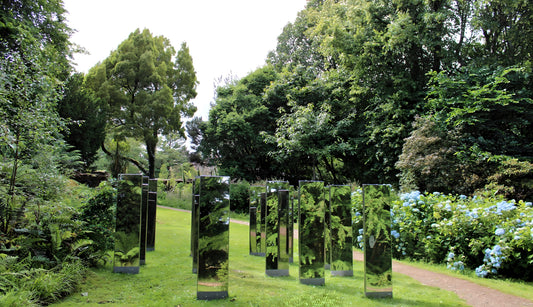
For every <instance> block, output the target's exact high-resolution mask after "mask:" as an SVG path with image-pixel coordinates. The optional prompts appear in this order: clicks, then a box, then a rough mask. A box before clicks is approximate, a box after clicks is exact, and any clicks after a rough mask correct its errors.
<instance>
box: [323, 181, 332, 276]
mask: <svg viewBox="0 0 533 307" xmlns="http://www.w3.org/2000/svg"><path fill="white" fill-rule="evenodd" d="M330 206H331V204H330V202H329V187H325V188H324V207H325V208H326V212H325V213H324V268H325V269H326V270H329V269H330V268H331V211H330V210H331V208H330Z"/></svg>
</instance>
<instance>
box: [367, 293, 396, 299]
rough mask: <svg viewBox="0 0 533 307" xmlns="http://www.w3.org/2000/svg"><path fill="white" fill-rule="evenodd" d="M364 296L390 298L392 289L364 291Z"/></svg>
mask: <svg viewBox="0 0 533 307" xmlns="http://www.w3.org/2000/svg"><path fill="white" fill-rule="evenodd" d="M365 296H366V297H370V298H392V291H390V292H365Z"/></svg>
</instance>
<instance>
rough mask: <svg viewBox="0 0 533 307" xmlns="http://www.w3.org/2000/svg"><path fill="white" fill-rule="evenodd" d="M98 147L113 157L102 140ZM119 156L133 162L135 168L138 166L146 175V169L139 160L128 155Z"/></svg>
mask: <svg viewBox="0 0 533 307" xmlns="http://www.w3.org/2000/svg"><path fill="white" fill-rule="evenodd" d="M100 147H101V148H102V151H103V152H104V153H105V154H106V155H108V156H110V157H113V154H112V153H111V152H109V150H107V149H106V148H105V144H104V142H102V144H101V145H100ZM120 158H121V159H124V160H126V161H128V162H131V163H133V164H134V165H135V166H137V168H138V169H139V170H140V171H141V172H142V173H143V174H144V175H147V174H148V172H147V171H146V169H145V168H144V167H143V166H142V164H141V162H139V161H137V160H135V159H133V158H130V157H125V156H120Z"/></svg>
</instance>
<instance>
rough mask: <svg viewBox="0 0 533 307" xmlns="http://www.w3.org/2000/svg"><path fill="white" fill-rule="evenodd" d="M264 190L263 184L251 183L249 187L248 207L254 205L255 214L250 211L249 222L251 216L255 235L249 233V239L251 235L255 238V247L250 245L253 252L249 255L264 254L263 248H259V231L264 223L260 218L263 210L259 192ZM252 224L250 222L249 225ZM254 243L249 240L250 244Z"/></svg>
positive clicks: (262, 215)
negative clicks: (253, 220)
mask: <svg viewBox="0 0 533 307" xmlns="http://www.w3.org/2000/svg"><path fill="white" fill-rule="evenodd" d="M264 192H265V186H264V185H262V186H256V185H253V186H251V187H250V208H252V207H255V215H254V216H253V217H252V215H251V214H252V213H251V212H250V223H251V221H252V218H255V235H253V234H252V233H250V240H252V236H253V238H255V247H251V248H252V249H253V250H254V252H253V253H250V254H251V255H255V256H264V255H265V251H264V250H261V244H262V243H261V232H262V231H263V230H262V227H264V226H265V224H264V222H265V221H264V219H263V220H261V218H262V217H263V218H264V212H262V211H261V208H262V207H261V193H263V194H264ZM251 225H252V224H250V226H251ZM251 231H252V229H251V228H250V232H251ZM252 244H254V242H252V241H250V245H252Z"/></svg>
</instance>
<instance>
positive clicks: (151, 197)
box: [146, 178, 157, 251]
mask: <svg viewBox="0 0 533 307" xmlns="http://www.w3.org/2000/svg"><path fill="white" fill-rule="evenodd" d="M156 212H157V178H150V179H149V180H148V221H147V223H148V226H147V231H146V250H147V251H153V250H155V218H156Z"/></svg>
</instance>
